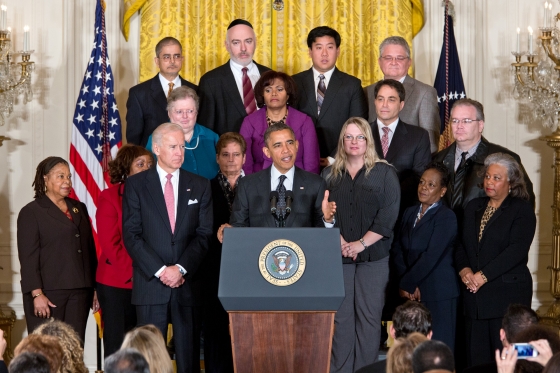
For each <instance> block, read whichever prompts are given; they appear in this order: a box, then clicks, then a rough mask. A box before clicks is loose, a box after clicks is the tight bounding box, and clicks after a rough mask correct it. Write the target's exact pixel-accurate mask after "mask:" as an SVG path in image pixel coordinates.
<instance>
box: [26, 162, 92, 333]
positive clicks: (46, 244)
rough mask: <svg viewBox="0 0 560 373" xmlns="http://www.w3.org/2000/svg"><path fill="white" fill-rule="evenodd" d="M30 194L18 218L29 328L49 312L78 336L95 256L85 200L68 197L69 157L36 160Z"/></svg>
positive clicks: (89, 301) (82, 327)
mask: <svg viewBox="0 0 560 373" xmlns="http://www.w3.org/2000/svg"><path fill="white" fill-rule="evenodd" d="M33 186H34V189H35V200H34V201H33V202H30V203H28V204H27V205H26V206H24V207H23V208H22V209H21V211H20V213H19V216H18V220H17V241H18V255H19V262H20V265H21V292H22V293H23V309H24V312H25V320H26V322H27V331H28V333H31V332H33V330H34V329H35V328H36V327H37V326H39V325H40V324H42V323H44V322H46V321H47V319H48V318H50V317H53V318H55V319H58V320H61V321H64V322H66V323H68V324H70V325H71V326H72V327H73V328H74V329H75V330H76V332H77V333H78V334H79V335H80V337H81V338H82V342H83V340H84V337H85V333H86V322H87V318H88V314H89V308H90V307H92V308H93V310H94V312H97V310H98V309H99V303H98V302H97V296H96V295H95V293H94V286H95V270H96V267H97V256H96V253H95V244H94V242H93V235H92V231H91V225H90V221H89V215H88V213H87V209H86V205H84V204H83V203H81V202H79V201H76V200H75V199H72V198H68V195H69V194H70V191H71V189H72V181H71V174H70V168H69V167H68V162H66V161H65V160H64V159H62V158H60V157H48V158H46V159H45V160H43V161H42V162H41V163H39V165H38V166H37V172H36V175H35V181H34V182H33Z"/></svg>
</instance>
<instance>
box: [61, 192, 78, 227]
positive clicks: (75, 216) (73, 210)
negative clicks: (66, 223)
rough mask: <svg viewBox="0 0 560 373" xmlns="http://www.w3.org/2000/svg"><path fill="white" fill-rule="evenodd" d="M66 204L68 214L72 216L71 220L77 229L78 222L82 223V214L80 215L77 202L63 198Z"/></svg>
mask: <svg viewBox="0 0 560 373" xmlns="http://www.w3.org/2000/svg"><path fill="white" fill-rule="evenodd" d="M65 201H66V204H67V205H68V206H69V210H70V214H71V215H72V220H73V221H74V224H76V226H77V227H79V226H80V222H81V221H82V214H81V213H80V209H79V208H78V202H77V201H75V200H73V199H71V198H65Z"/></svg>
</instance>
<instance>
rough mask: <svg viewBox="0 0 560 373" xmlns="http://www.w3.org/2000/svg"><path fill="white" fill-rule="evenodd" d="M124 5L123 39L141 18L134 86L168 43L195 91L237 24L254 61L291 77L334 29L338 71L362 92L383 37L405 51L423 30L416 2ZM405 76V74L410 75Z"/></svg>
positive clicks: (221, 59) (152, 1) (246, 0)
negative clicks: (399, 42)
mask: <svg viewBox="0 0 560 373" xmlns="http://www.w3.org/2000/svg"><path fill="white" fill-rule="evenodd" d="M272 3H273V0H265V1H259V2H255V1H253V0H212V1H206V0H124V4H125V12H124V19H123V34H124V35H125V37H127V38H128V26H129V21H130V17H132V15H134V13H136V12H137V11H140V15H141V25H140V56H139V58H140V81H145V80H147V79H149V78H151V77H153V76H154V75H155V74H156V73H157V68H156V66H155V64H154V62H153V58H154V55H155V52H154V49H155V45H156V44H157V42H158V41H159V40H160V39H162V38H163V37H165V36H173V37H175V38H177V39H179V40H180V41H181V43H182V44H183V54H184V56H185V59H184V61H183V69H182V71H181V75H182V76H183V77H184V78H185V79H187V80H189V81H191V82H194V83H198V81H199V80H200V77H201V76H202V75H203V74H204V73H205V72H206V71H209V70H211V69H213V68H215V67H217V66H220V65H222V64H224V63H225V61H227V59H228V57H229V56H228V54H227V51H226V50H225V47H224V40H225V33H226V28H227V26H228V24H229V23H230V22H231V21H232V20H233V19H236V18H243V19H246V20H248V21H249V22H251V23H252V24H253V27H254V29H255V33H256V35H257V49H256V52H255V57H254V59H255V61H257V62H259V63H260V64H263V65H265V66H270V67H271V68H273V69H277V70H280V71H285V72H287V73H288V74H294V73H297V72H300V71H302V70H306V69H308V68H309V67H310V66H311V59H310V58H309V53H308V48H307V42H306V40H307V34H308V32H309V30H311V29H312V28H314V27H316V26H320V25H327V26H330V27H333V28H335V29H336V30H337V31H338V32H339V33H340V34H341V36H342V44H341V47H340V50H341V52H340V57H339V58H338V61H337V67H338V68H339V69H340V70H342V71H345V72H347V73H349V74H351V75H354V76H357V77H359V78H360V79H361V80H362V84H363V85H364V86H366V85H369V84H371V83H374V82H376V81H377V80H379V79H381V78H382V77H383V76H382V74H381V71H380V70H379V67H378V64H377V59H378V57H379V52H378V47H379V44H380V43H381V41H382V40H383V39H384V38H386V37H387V36H391V35H400V36H402V37H404V38H405V39H406V40H407V41H408V42H409V44H410V45H412V38H413V36H414V35H416V34H417V33H418V32H419V31H420V29H421V28H422V26H423V23H424V14H423V6H422V0H369V1H366V0H314V1H303V0H283V3H284V9H283V10H281V11H276V10H273V9H272ZM411 73H412V71H411Z"/></svg>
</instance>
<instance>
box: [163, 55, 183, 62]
mask: <svg viewBox="0 0 560 373" xmlns="http://www.w3.org/2000/svg"><path fill="white" fill-rule="evenodd" d="M158 58H161V59H162V60H164V61H166V62H167V61H170V60H171V59H174V60H180V59H182V58H183V56H181V55H180V54H174V55H171V54H164V55H163V56H161V57H158Z"/></svg>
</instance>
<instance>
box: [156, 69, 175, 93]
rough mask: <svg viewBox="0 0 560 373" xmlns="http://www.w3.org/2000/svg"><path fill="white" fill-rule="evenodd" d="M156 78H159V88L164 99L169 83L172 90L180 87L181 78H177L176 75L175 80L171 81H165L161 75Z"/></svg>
mask: <svg viewBox="0 0 560 373" xmlns="http://www.w3.org/2000/svg"><path fill="white" fill-rule="evenodd" d="M158 76H159V82H160V83H161V88H162V89H163V93H165V97H167V92H169V83H173V84H174V85H173V89H175V88H177V87H180V86H181V78H180V77H179V75H178V74H177V76H176V77H175V79H173V80H172V81H169V80H167V79H165V78H164V77H163V75H161V73H160V74H159V75H158Z"/></svg>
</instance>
